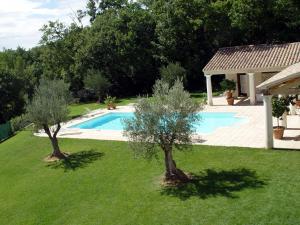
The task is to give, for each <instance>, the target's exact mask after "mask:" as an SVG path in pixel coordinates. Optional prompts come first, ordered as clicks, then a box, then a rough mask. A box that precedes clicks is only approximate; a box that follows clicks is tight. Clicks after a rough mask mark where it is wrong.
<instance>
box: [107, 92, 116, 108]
mask: <svg viewBox="0 0 300 225" xmlns="http://www.w3.org/2000/svg"><path fill="white" fill-rule="evenodd" d="M104 103H105V104H106V107H107V109H108V110H111V109H116V97H111V96H109V95H108V96H107V97H106V99H105V101H104Z"/></svg>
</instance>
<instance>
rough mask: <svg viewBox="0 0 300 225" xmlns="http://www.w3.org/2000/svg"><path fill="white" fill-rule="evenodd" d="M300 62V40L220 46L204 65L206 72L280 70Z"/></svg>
mask: <svg viewBox="0 0 300 225" xmlns="http://www.w3.org/2000/svg"><path fill="white" fill-rule="evenodd" d="M297 62H300V42H295V43H287V44H279V45H244V46H235V47H227V48H220V49H219V50H218V51H217V53H216V54H215V55H214V56H213V58H212V59H211V60H210V61H209V62H208V64H207V65H206V66H205V67H204V69H203V72H204V73H206V74H211V75H212V74H225V73H230V72H232V73H235V72H236V73H247V72H271V71H280V70H282V69H284V68H286V67H287V66H290V65H292V64H295V63H297Z"/></svg>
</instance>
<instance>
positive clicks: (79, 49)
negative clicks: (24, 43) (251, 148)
mask: <svg viewBox="0 0 300 225" xmlns="http://www.w3.org/2000/svg"><path fill="white" fill-rule="evenodd" d="M84 16H89V18H90V21H91V22H90V24H89V25H88V26H83V25H82V23H81V20H82V18H83V17H84ZM74 21H77V22H76V23H75V22H74V23H72V24H71V25H64V24H62V23H61V22H59V21H52V22H49V23H48V24H45V25H44V26H43V27H42V28H41V31H42V33H43V35H42V38H41V41H40V45H39V46H37V47H35V48H32V49H29V50H24V49H22V48H18V49H16V50H9V49H8V50H3V51H2V52H0V69H1V70H3V69H4V70H6V71H9V72H10V73H12V74H14V75H15V76H17V77H18V78H20V79H21V80H22V83H23V88H22V90H24V92H25V93H28V94H29V97H30V96H31V95H32V92H33V87H34V85H35V84H36V83H37V82H38V80H39V79H40V78H41V77H48V78H52V79H53V78H60V79H64V80H65V81H66V82H68V83H70V90H71V91H72V93H73V95H74V96H75V97H78V98H79V99H85V98H82V97H81V96H82V93H84V91H85V90H84V89H85V88H86V87H85V84H84V80H85V78H86V77H87V75H88V71H90V70H96V71H100V72H101V73H102V74H103V75H104V76H105V77H106V78H107V79H108V81H109V82H110V83H111V84H112V85H111V87H110V89H109V93H110V94H111V95H114V96H117V97H120V96H133V95H137V94H144V93H149V92H151V88H152V86H153V84H154V82H155V80H156V79H157V78H159V68H161V67H162V66H166V65H168V64H169V63H172V62H178V63H179V64H180V65H181V66H182V67H183V68H184V69H185V71H186V80H187V86H186V87H187V89H188V90H190V91H191V90H203V89H204V88H205V81H204V77H203V76H201V74H202V71H201V70H202V68H203V66H204V65H205V64H206V63H207V62H208V60H209V59H210V57H211V56H212V55H213V53H214V52H215V51H216V50H217V49H218V48H220V47H224V46H233V45H243V44H260V43H285V42H294V41H300V36H299V30H300V4H299V1H295V0H226V1H224V0H215V1H206V0H190V1H186V0H139V1H129V0H101V1H100V0H87V7H86V8H85V9H80V11H78V18H77V20H74ZM88 99H93V98H88Z"/></svg>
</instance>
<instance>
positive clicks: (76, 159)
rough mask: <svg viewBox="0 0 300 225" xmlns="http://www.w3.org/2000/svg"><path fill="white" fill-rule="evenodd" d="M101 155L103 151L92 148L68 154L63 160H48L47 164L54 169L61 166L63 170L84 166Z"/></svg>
mask: <svg viewBox="0 0 300 225" xmlns="http://www.w3.org/2000/svg"><path fill="white" fill-rule="evenodd" d="M103 156H104V153H101V152H97V151H95V150H93V149H92V150H88V151H80V152H75V153H72V154H70V155H68V157H67V158H66V159H64V160H60V161H55V162H49V163H48V165H47V166H48V167H51V168H54V169H59V168H63V169H64V170H65V171H68V170H76V169H79V168H84V167H86V166H87V165H88V164H90V163H92V162H94V161H96V160H98V159H100V158H101V157H103Z"/></svg>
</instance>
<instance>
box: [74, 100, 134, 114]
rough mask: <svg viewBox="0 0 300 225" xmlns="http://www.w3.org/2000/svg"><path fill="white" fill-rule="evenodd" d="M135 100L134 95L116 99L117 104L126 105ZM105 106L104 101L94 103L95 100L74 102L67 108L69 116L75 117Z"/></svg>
mask: <svg viewBox="0 0 300 225" xmlns="http://www.w3.org/2000/svg"><path fill="white" fill-rule="evenodd" d="M136 100H137V98H136V97H128V98H121V99H117V105H119V106H121V105H127V104H129V103H135V102H136ZM105 107H106V106H105V104H104V103H101V104H99V103H96V102H90V103H74V104H71V105H70V107H69V110H70V114H69V117H70V118H75V117H78V116H81V115H83V114H85V113H87V112H88V111H91V110H95V109H102V108H105Z"/></svg>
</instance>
